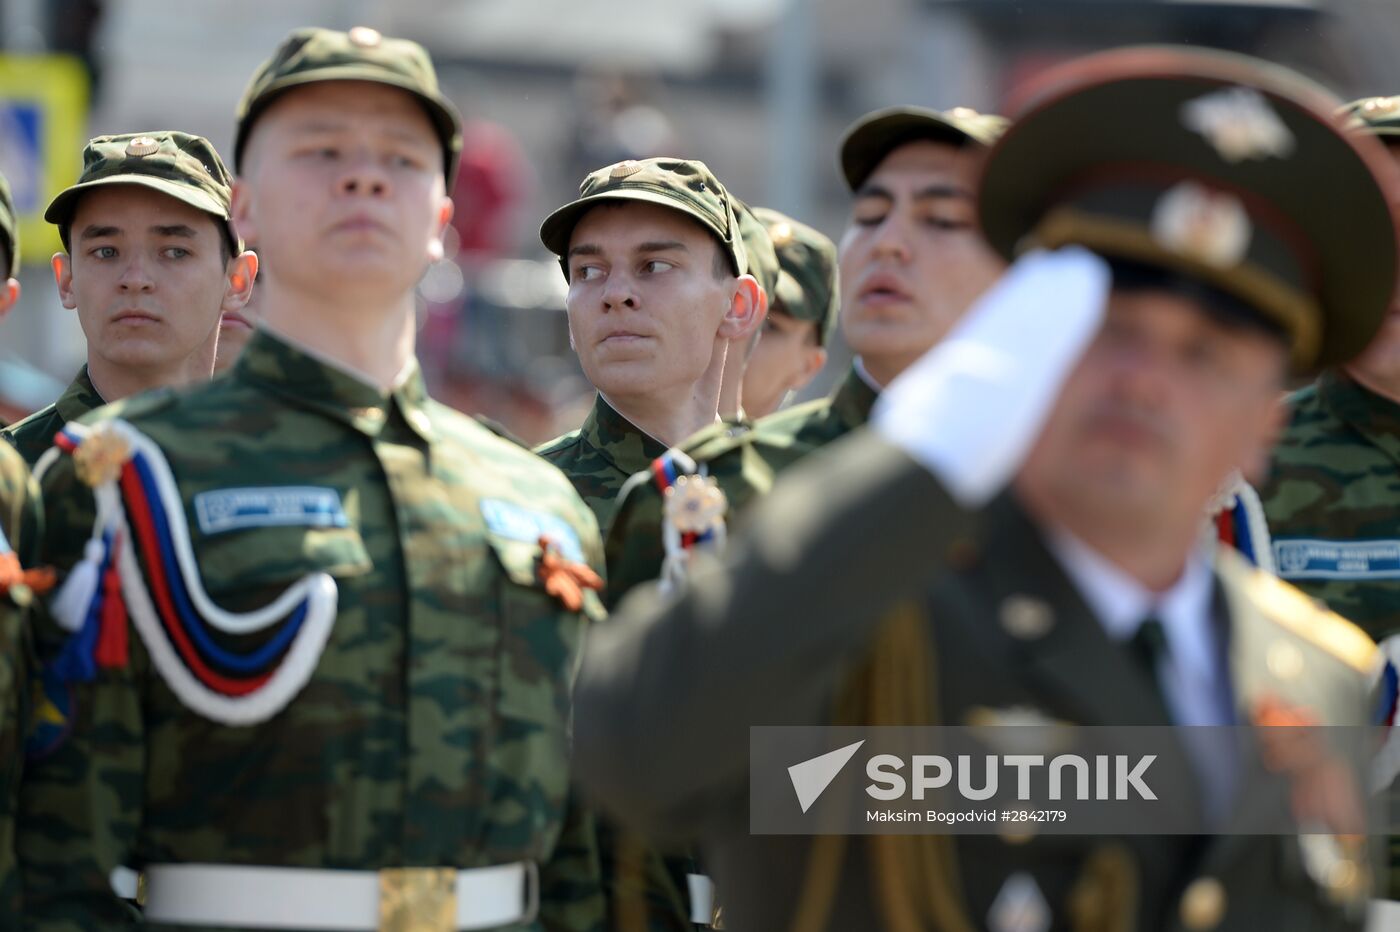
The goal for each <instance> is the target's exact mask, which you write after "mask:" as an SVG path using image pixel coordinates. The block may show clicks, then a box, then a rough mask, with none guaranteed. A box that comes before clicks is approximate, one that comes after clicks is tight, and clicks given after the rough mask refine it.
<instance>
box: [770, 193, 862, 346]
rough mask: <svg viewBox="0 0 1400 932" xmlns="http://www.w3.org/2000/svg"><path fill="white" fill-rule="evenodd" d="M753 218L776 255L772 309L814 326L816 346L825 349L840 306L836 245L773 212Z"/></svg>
mask: <svg viewBox="0 0 1400 932" xmlns="http://www.w3.org/2000/svg"><path fill="white" fill-rule="evenodd" d="M754 216H756V217H758V219H759V220H762V221H763V223H764V224H765V225H766V226H767V227H768V238H769V239H770V240H771V241H772V243H773V248H774V249H775V250H776V251H777V253H778V266H779V268H780V269H781V273H780V274H779V276H778V290H777V295H776V297H775V299H774V307H775V308H776V309H777V310H779V311H782V312H783V313H784V314H787V315H788V316H789V317H793V318H796V319H797V320H805V321H811V322H812V323H814V324H816V325H817V342H818V343H819V344H820V345H822V346H825V345H827V343H828V342H829V341H830V340H831V332H832V331H833V330H834V329H836V317H837V313H838V311H839V310H840V304H841V302H840V297H839V295H840V290H841V289H840V284H839V274H838V265H837V261H836V244H835V243H833V242H832V241H831V240H830V239H829V238H827V237H826V236H824V235H822V234H821V233H819V232H817V231H816V230H814V229H812V228H811V227H809V226H807V224H805V223H800V222H798V221H797V220H794V219H792V218H791V217H789V216H787V215H785V214H781V213H779V212H778V211H776V210H771V209H769V208H767V207H756V208H754Z"/></svg>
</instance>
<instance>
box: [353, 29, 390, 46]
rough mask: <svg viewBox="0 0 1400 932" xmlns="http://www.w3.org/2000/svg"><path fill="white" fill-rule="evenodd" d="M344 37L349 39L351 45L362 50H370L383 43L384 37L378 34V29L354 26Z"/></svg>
mask: <svg viewBox="0 0 1400 932" xmlns="http://www.w3.org/2000/svg"><path fill="white" fill-rule="evenodd" d="M346 36H348V37H349V39H350V44H351V45H358V46H359V47H360V48H362V49H372V48H375V47H376V46H378V45H379V43H380V42H383V41H384V37H383V36H382V35H380V34H379V30H378V29H371V28H369V27H368V26H356V27H355V28H354V29H351V30H350V31H349V32H348V33H346Z"/></svg>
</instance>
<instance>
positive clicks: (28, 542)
mask: <svg viewBox="0 0 1400 932" xmlns="http://www.w3.org/2000/svg"><path fill="white" fill-rule="evenodd" d="M39 511H40V506H39V492H38V487H37V486H36V485H35V483H34V480H33V479H32V478H31V477H30V475H29V470H28V469H27V468H25V465H24V461H23V460H22V459H21V458H20V456H19V454H18V453H15V452H14V451H12V450H10V449H8V448H4V449H0V528H3V530H4V534H5V539H6V540H7V541H8V543H9V545H10V548H11V549H12V550H13V552H14V553H15V554H16V556H18V557H19V560H20V564H21V565H22V566H25V567H29V566H32V565H33V562H34V556H35V554H34V550H35V546H36V544H37V541H38V534H39V529H40V526H41V524H42V520H41V516H40V513H39ZM30 602H31V599H30V597H29V593H28V592H27V590H24V589H22V588H15V589H12V590H11V591H10V592H9V593H7V594H5V595H3V596H0V927H4V928H8V927H9V926H8V925H7V923H6V921H5V919H4V917H7V916H18V915H20V879H19V870H18V865H17V862H16V858H15V818H16V799H17V794H18V792H19V780H20V771H21V764H22V762H23V760H24V732H25V729H26V727H27V721H28V717H29V712H30V708H29V677H30V676H31V674H32V672H33V658H32V649H33V648H32V644H31V641H30V632H29V620H28V617H27V609H26V606H27V605H28V604H30Z"/></svg>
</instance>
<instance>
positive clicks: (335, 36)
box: [233, 26, 462, 191]
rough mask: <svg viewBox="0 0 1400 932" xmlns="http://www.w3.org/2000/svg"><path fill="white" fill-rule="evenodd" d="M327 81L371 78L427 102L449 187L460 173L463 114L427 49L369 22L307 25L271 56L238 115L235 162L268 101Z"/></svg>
mask: <svg viewBox="0 0 1400 932" xmlns="http://www.w3.org/2000/svg"><path fill="white" fill-rule="evenodd" d="M323 81H370V82H373V83H375V84H387V85H389V86H390V87H397V88H399V89H401V90H404V91H407V92H408V93H410V94H412V95H413V96H414V97H416V98H418V100H419V101H420V102H421V103H422V104H423V107H424V109H425V110H427V112H428V117H429V118H430V119H431V120H432V122H433V128H434V129H435V130H437V134H438V139H439V140H440V141H441V142H442V171H443V175H444V177H445V178H446V179H447V188H448V190H449V191H450V190H451V189H452V183H453V181H454V180H455V178H456V175H457V163H458V161H459V160H460V157H461V154H462V118H461V116H460V115H459V114H458V113H457V108H456V107H455V106H453V104H452V101H450V100H448V99H447V97H445V96H444V95H443V93H442V91H441V89H439V87H438V79H437V72H436V71H435V70H434V69H433V61H432V59H431V58H429V57H428V53H427V51H425V50H424V48H423V46H421V45H419V44H418V43H417V42H412V41H410V40H408V39H391V38H388V37H387V36H382V35H380V34H379V32H378V31H377V30H374V29H370V28H369V27H368V26H356V27H355V28H354V29H351V30H350V31H348V32H338V31H336V30H334V29H320V28H316V27H305V28H302V29H294V30H292V32H291V33H290V34H289V35H288V36H287V38H285V39H283V40H282V44H281V45H279V46H277V51H275V52H273V54H272V57H271V58H269V59H268V60H267V61H265V62H263V63H262V64H261V65H260V66H258V70H257V71H256V72H254V74H253V79H252V80H251V81H250V82H248V88H247V90H245V91H244V92H243V99H242V100H240V101H239V102H238V110H237V111H236V112H235V114H234V117H235V119H236V120H237V125H236V126H235V128H234V132H233V166H234V169H235V170H237V171H242V166H243V150H244V149H245V148H247V145H248V138H249V136H250V135H251V133H252V131H253V126H254V124H256V123H257V120H258V117H259V116H261V115H262V113H263V111H265V110H266V109H267V107H268V105H269V104H271V103H272V101H273V100H275V99H276V98H277V97H278V96H279V95H280V94H282V93H283V92H284V91H287V90H289V89H291V88H294V87H303V86H305V85H307V84H319V83H321V82H323Z"/></svg>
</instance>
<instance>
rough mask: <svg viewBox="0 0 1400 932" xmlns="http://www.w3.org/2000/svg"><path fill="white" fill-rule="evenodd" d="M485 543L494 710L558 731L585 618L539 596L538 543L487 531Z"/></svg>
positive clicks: (551, 598) (564, 719) (542, 591)
mask: <svg viewBox="0 0 1400 932" xmlns="http://www.w3.org/2000/svg"><path fill="white" fill-rule="evenodd" d="M486 539H487V542H488V544H489V545H490V550H491V553H492V555H493V556H494V557H495V560H496V563H497V564H498V565H499V567H500V571H501V572H500V579H499V582H498V583H497V591H498V593H499V602H498V604H499V608H500V629H501V652H500V667H499V669H500V677H499V684H500V689H499V696H498V705H499V708H500V710H501V712H502V713H503V714H505V715H507V716H508V717H511V718H521V719H525V720H527V721H530V722H533V723H535V724H539V725H546V726H553V727H562V725H563V724H564V723H565V722H567V720H568V714H569V694H570V691H571V689H572V685H573V675H574V667H575V664H576V663H577V659H578V650H579V646H580V643H581V641H582V634H583V625H584V623H585V621H584V618H585V616H584V614H583V613H582V612H571V611H568V610H567V609H566V608H565V607H564V605H563V604H562V603H561V602H560V600H559V599H557V598H555V597H554V596H552V595H550V594H549V593H547V592H545V588H544V583H543V581H542V580H541V578H540V557H541V550H540V546H539V544H538V542H536V541H525V540H520V539H518V538H513V537H508V536H505V535H502V534H498V533H495V532H490V531H488V532H487V535H486ZM590 599H591V596H590Z"/></svg>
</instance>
